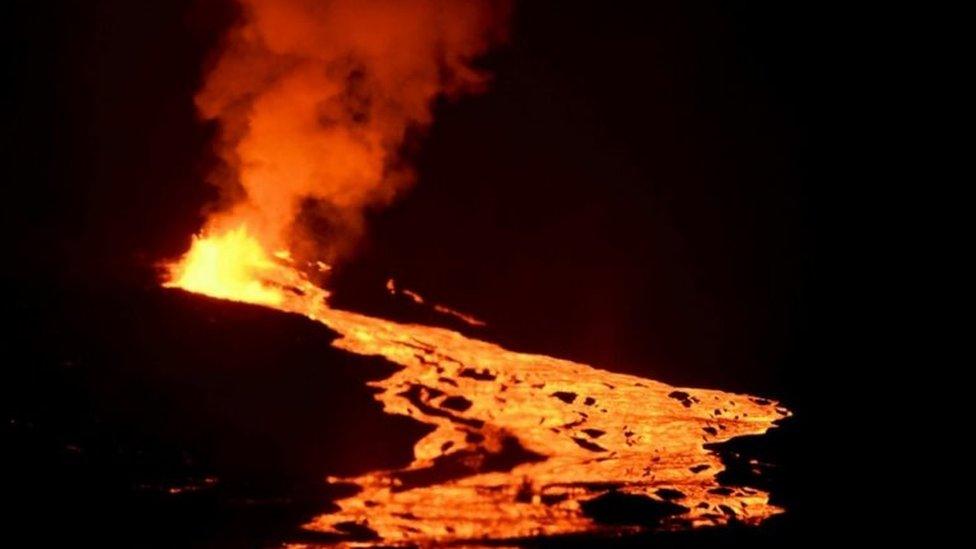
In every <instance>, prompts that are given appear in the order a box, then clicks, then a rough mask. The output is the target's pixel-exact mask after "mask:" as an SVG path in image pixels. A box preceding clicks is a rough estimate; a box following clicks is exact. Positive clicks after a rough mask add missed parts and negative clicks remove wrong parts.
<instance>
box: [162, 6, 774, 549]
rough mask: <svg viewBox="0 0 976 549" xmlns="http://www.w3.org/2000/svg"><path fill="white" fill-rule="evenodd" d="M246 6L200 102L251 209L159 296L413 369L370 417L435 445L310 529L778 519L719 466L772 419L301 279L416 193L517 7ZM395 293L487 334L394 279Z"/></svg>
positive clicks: (371, 477) (467, 529)
mask: <svg viewBox="0 0 976 549" xmlns="http://www.w3.org/2000/svg"><path fill="white" fill-rule="evenodd" d="M241 4H242V7H243V13H244V19H243V21H242V22H241V24H240V25H238V26H237V27H235V28H234V29H233V30H232V31H231V32H230V33H229V35H228V36H227V37H226V41H225V43H224V49H223V50H222V51H221V52H220V55H219V56H218V58H217V59H216V63H215V65H214V67H213V68H212V70H211V71H210V72H209V73H208V74H207V76H206V81H205V84H204V87H203V89H202V90H201V91H200V93H199V94H198V95H197V98H196V100H197V106H198V108H199V109H200V111H201V113H202V114H203V115H204V116H205V117H206V118H209V119H215V120H217V121H218V122H219V123H220V127H221V128H222V136H221V141H220V143H219V149H218V152H219V154H220V156H221V159H222V160H223V162H224V167H225V168H228V169H227V170H224V171H220V172H219V173H220V174H221V178H220V180H218V181H217V183H219V184H221V185H222V186H223V187H224V188H227V189H229V190H230V191H231V193H230V195H229V197H230V198H235V199H236V200H235V201H234V203H233V205H232V207H231V208H229V209H225V210H223V211H221V212H219V213H217V214H215V215H213V216H211V217H210V218H209V219H208V222H207V225H206V226H205V229H204V231H203V233H202V234H201V235H199V236H197V237H196V238H194V240H193V243H192V246H191V248H190V250H189V251H188V252H187V253H186V254H185V255H184V256H183V257H182V258H181V259H179V260H178V261H176V262H174V263H172V264H171V265H169V266H168V268H167V280H166V281H165V283H164V284H165V285H166V286H168V287H172V288H181V289H183V290H187V291H190V292H196V293H200V294H205V295H209V296H213V297H216V298H221V299H229V300H234V301H242V302H247V303H254V304H258V305H263V306H267V307H272V308H274V309H277V310H281V311H286V312H291V313H297V314H301V315H304V316H306V317H308V318H310V319H312V320H315V321H318V322H321V323H323V324H325V325H326V326H328V327H330V328H331V329H333V330H335V331H336V332H338V333H339V334H340V337H339V338H338V339H337V340H335V341H334V342H333V345H334V346H335V347H337V348H340V349H344V350H346V351H348V352H350V353H356V354H361V355H370V356H380V357H383V358H385V359H386V360H388V361H390V362H392V363H394V364H397V365H399V366H400V369H399V370H398V371H397V372H396V373H395V374H393V375H392V376H391V377H390V378H388V379H385V380H382V381H376V382H372V383H371V385H373V386H375V388H376V389H377V393H376V395H375V398H376V399H377V400H378V401H379V403H380V404H381V405H382V406H383V409H384V410H386V411H387V412H389V413H391V414H400V415H405V416H409V417H412V418H414V419H415V420H417V421H419V422H422V423H425V424H427V425H429V426H430V427H431V428H432V431H431V432H430V433H429V434H427V435H426V436H424V437H423V438H422V439H421V440H419V441H418V442H417V443H416V445H415V447H414V460H413V462H412V463H411V464H410V465H408V466H407V467H405V468H403V469H399V470H394V471H380V472H374V473H371V474H367V475H363V476H360V477H355V478H342V479H330V480H331V481H335V482H350V483H354V484H356V485H357V486H359V487H360V488H361V491H359V492H358V493H356V494H354V495H352V496H349V497H347V498H345V499H342V500H339V501H338V502H337V505H338V506H339V509H338V510H337V511H335V512H333V513H328V514H323V515H321V516H319V517H316V518H315V519H313V520H311V521H310V522H309V523H308V524H307V525H306V528H308V529H310V530H316V531H322V532H333V533H341V532H342V531H343V528H347V527H348V526H349V525H350V524H355V525H358V528H359V529H362V528H367V529H369V530H372V531H373V532H375V533H376V535H377V540H376V542H375V544H377V545H420V546H429V545H435V544H442V543H451V542H456V543H458V544H463V543H465V542H467V541H471V540H477V539H481V538H492V539H495V540H506V539H513V538H520V537H529V536H536V535H553V534H569V533H581V532H600V531H610V530H609V527H606V526H601V525H600V524H598V523H596V522H594V520H593V519H592V518H591V517H590V515H588V514H587V513H586V512H585V510H586V507H587V506H588V505H592V504H593V501H594V500H595V499H596V498H599V497H600V496H601V495H605V494H607V493H608V492H611V491H613V493H614V494H629V495H631V496H633V497H637V498H644V499H643V500H642V501H645V500H646V501H651V502H657V503H659V504H662V505H663V502H664V500H665V499H675V498H678V499H677V500H676V503H677V504H679V505H681V506H682V508H683V511H681V512H680V513H678V514H676V515H674V516H671V517H669V518H668V519H666V520H665V521H664V523H663V524H661V525H659V526H658V527H663V528H678V527H694V526H700V525H712V524H725V523H727V522H729V521H730V520H733V519H735V520H738V521H741V522H744V523H750V524H755V523H758V522H760V521H762V520H764V519H765V518H767V517H769V516H771V515H773V514H776V513H778V512H780V509H778V508H777V507H775V506H773V505H770V504H769V499H768V494H766V493H765V492H763V491H760V490H754V489H747V488H726V487H720V486H719V484H718V481H717V480H716V474H717V473H718V472H720V471H721V470H722V468H723V466H722V463H721V461H720V460H719V458H718V457H717V456H716V455H714V454H713V453H711V452H710V451H708V450H706V449H705V448H704V446H703V444H706V443H711V442H721V441H724V440H728V439H730V438H732V437H735V436H741V435H747V434H758V433H763V432H765V431H766V430H767V429H769V428H771V427H772V426H773V422H774V420H776V419H779V418H781V417H784V416H787V415H789V412H788V411H787V410H785V409H783V408H781V407H779V406H778V405H777V404H776V403H775V402H769V401H765V400H760V399H754V398H751V397H749V396H746V395H736V394H730V393H724V392H721V391H714V390H704V389H702V390H699V389H676V388H675V387H671V386H668V385H666V384H663V383H658V382H655V381H651V380H646V379H641V378H638V377H635V376H629V375H623V374H616V373H612V372H609V371H605V370H600V369H598V368H594V367H591V366H588V365H585V364H578V363H574V362H570V361H566V360H560V359H557V358H553V357H549V356H543V355H533V354H526V353H516V352H512V351H509V350H506V349H504V348H502V347H499V346H497V345H494V344H491V343H488V342H485V341H479V340H477V339H472V338H469V337H466V336H464V335H462V334H460V333H458V332H455V331H451V330H447V329H443V328H435V327H430V326H422V325H412V324H401V323H396V322H391V321H388V320H384V319H380V318H373V317H369V316H364V315H360V314H356V313H352V312H348V311H340V310H336V309H332V308H330V307H329V306H328V302H327V298H328V295H329V294H328V292H327V291H326V290H324V289H322V288H321V287H319V286H316V285H315V284H313V283H312V282H311V281H310V279H309V278H308V277H307V276H306V274H305V273H307V272H315V271H318V272H322V273H324V272H327V271H328V270H329V265H328V264H327V263H333V262H334V260H335V259H336V258H337V257H341V255H342V252H343V250H344V249H345V248H346V247H348V246H349V245H350V244H351V242H352V241H354V240H355V238H356V236H357V235H358V233H359V231H360V230H361V224H362V217H363V211H364V209H365V208H367V207H368V206H372V205H377V204H383V203H386V202H388V201H389V200H391V199H392V197H393V196H394V195H395V194H396V193H397V192H398V191H399V190H400V189H401V188H402V187H403V186H404V185H405V184H407V183H408V182H409V180H410V177H411V176H410V169H409V167H408V166H404V165H403V162H401V161H400V160H401V159H398V158H397V151H398V149H399V147H400V145H401V144H402V143H403V140H404V136H405V135H406V134H407V133H408V130H416V129H421V130H422V129H423V128H424V127H426V126H427V125H428V124H429V123H430V121H431V113H430V102H431V100H432V99H434V98H435V97H438V96H441V95H453V94H457V93H459V92H462V91H466V90H467V91H477V89H479V88H480V87H482V86H483V84H484V82H485V76H484V75H482V74H481V73H479V72H478V71H476V70H475V69H473V68H472V67H471V64H470V61H471V60H472V59H473V58H475V57H476V56H477V55H479V54H481V53H483V52H484V51H485V50H486V49H487V48H488V47H489V46H490V45H491V44H492V43H494V42H497V41H498V40H499V39H500V38H501V36H502V35H503V34H504V26H505V25H504V23H505V15H506V13H505V12H506V11H507V8H506V3H505V2H487V1H485V2H475V1H458V2H450V1H441V0H403V1H399V2H362V1H342V0H340V1H334V2H318V1H313V0H274V1H271V0H241ZM305 210H310V211H312V212H313V213H314V214H315V216H317V217H318V218H324V219H325V220H326V221H327V223H326V226H327V227H328V230H327V231H323V232H325V233H327V236H328V238H327V239H326V240H327V241H325V242H323V241H321V240H322V239H324V238H325V237H323V236H321V235H318V234H311V231H308V230H306V229H304V228H303V227H304V225H303V222H302V219H303V218H302V216H303V215H305V214H306V213H308V212H307V211H305ZM319 259H324V260H325V263H323V262H322V261H318V260H319ZM387 289H388V290H389V291H390V293H392V294H397V293H399V294H400V295H402V296H404V297H405V298H407V299H410V300H412V301H414V302H416V303H418V304H424V305H429V306H431V307H433V308H434V310H436V311H438V312H440V313H442V314H448V315H452V316H454V317H456V318H458V319H460V320H462V321H465V322H467V323H469V324H471V325H473V326H481V325H483V324H484V323H483V322H482V321H480V320H478V319H477V318H474V317H472V316H471V315H467V314H464V313H460V312H458V311H455V310H453V309H450V308H448V307H445V306H443V305H439V304H436V303H430V302H428V301H426V300H424V298H423V297H421V296H420V295H419V294H417V293H415V292H412V291H410V290H406V289H400V290H398V289H397V287H396V285H395V283H394V282H393V281H392V280H391V281H389V282H388V284H387ZM323 367H328V365H326V364H323ZM336 450H337V451H341V448H337V449H336ZM638 529H639V528H638V527H637V526H625V527H617V528H616V529H615V530H612V531H613V532H620V531H621V530H623V531H632V530H638ZM364 545H368V543H364Z"/></svg>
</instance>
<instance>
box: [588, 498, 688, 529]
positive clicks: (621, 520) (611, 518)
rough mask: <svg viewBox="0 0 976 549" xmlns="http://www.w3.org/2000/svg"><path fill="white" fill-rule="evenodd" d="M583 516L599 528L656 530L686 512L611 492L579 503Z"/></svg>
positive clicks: (667, 503)
mask: <svg viewBox="0 0 976 549" xmlns="http://www.w3.org/2000/svg"><path fill="white" fill-rule="evenodd" d="M581 506H582V509H583V514H585V515H586V516H588V517H590V518H592V519H593V520H594V521H596V522H599V523H601V524H633V525H639V526H657V525H659V524H661V522H662V521H664V520H665V519H667V518H668V517H673V516H676V515H682V514H684V513H687V512H688V508H687V507H684V506H683V505H678V504H676V503H672V502H670V501H659V500H656V499H653V498H650V497H647V496H641V495H636V494H623V493H621V492H617V491H616V490H612V491H610V492H607V493H605V494H603V495H600V496H597V497H595V498H593V499H591V500H587V501H584V502H583V503H582V505H581Z"/></svg>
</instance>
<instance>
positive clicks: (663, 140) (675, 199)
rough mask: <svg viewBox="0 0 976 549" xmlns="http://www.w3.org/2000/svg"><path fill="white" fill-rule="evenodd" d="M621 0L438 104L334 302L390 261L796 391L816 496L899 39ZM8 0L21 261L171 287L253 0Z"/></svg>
mask: <svg viewBox="0 0 976 549" xmlns="http://www.w3.org/2000/svg"><path fill="white" fill-rule="evenodd" d="M606 4H608V3H600V2H595V3H586V2H536V1H533V2H523V3H521V4H519V6H518V9H517V10H516V16H515V20H514V21H513V25H512V39H511V41H510V43H509V44H508V45H507V46H505V47H503V48H501V49H500V50H499V51H497V52H495V53H493V54H492V55H491V56H489V57H488V58H486V59H484V60H483V64H484V65H485V66H486V67H487V68H489V69H491V71H492V72H493V73H494V79H493V83H492V85H491V87H490V90H489V91H488V92H487V93H485V94H484V95H481V96H477V97H466V98H463V99H461V100H458V101H454V102H439V103H438V104H437V105H436V122H435V124H434V126H433V127H432V128H431V130H430V132H429V134H428V135H427V136H425V137H424V138H423V139H422V140H421V141H420V142H419V145H418V147H416V150H415V151H414V152H413V153H412V154H413V155H414V157H415V161H416V166H417V171H418V179H417V183H416V185H415V187H414V188H413V189H412V190H410V191H409V192H408V193H406V194H405V195H404V196H403V197H402V198H401V199H400V200H399V201H398V202H396V203H395V204H394V205H393V206H391V207H389V208H387V209H385V210H382V211H375V212H371V214H370V218H371V222H370V229H369V232H368V234H367V236H366V237H365V239H364V241H363V243H362V245H361V247H360V250H359V252H358V254H357V255H356V256H355V257H353V258H351V259H350V260H349V261H348V262H347V263H345V264H343V265H340V266H338V268H337V272H336V275H335V278H334V280H333V282H332V283H333V286H334V288H335V291H336V299H335V303H336V304H337V305H340V306H345V307H350V308H357V309H362V310H366V311H374V312H382V311H383V307H384V306H383V305H382V300H383V299H387V298H386V297H384V294H383V290H382V285H383V283H384V282H385V280H386V278H387V277H390V276H392V277H394V278H396V279H397V281H398V282H399V283H400V284H401V285H402V286H405V287H408V288H411V289H414V290H416V291H418V292H420V293H421V294H423V295H425V296H427V297H429V298H431V299H433V300H436V301H440V302H443V303H446V304H449V305H451V306H453V307H456V308H458V309H461V310H464V311H467V312H470V313H473V314H475V315H476V316H479V317H480V318H483V319H484V320H486V321H487V322H488V323H489V328H488V329H487V330H485V331H484V332H483V335H484V336H485V337H491V338H492V339H495V340H499V341H502V342H504V343H505V344H506V345H508V346H511V347H515V348H517V349H520V350H527V351H533V352H543V353H548V354H553V355H556V356H560V357H565V358H570V359H576V360H580V361H585V362H588V363H592V364H595V365H599V366H602V367H605V368H608V369H612V370H617V371H623V372H628V373H635V374H639V375H644V376H648V377H653V378H655V379H659V380H662V381H666V382H669V383H675V384H683V385H690V386H703V387H715V388H722V389H728V390H736V391H748V392H753V393H757V394H762V395H764V396H771V397H775V398H781V399H784V400H785V402H786V404H787V405H788V406H790V407H791V408H793V409H794V410H795V411H796V412H797V414H798V415H799V419H798V421H800V422H801V425H804V429H805V430H803V431H802V435H799V436H794V438H791V439H790V440H791V442H790V444H791V447H790V452H792V454H793V455H794V456H797V455H802V456H804V457H803V459H802V460H801V461H802V463H804V464H805V465H806V466H809V467H807V468H805V469H802V472H801V473H796V476H797V477H800V480H797V481H796V485H797V486H799V488H795V489H796V490H798V491H799V493H800V494H802V497H800V496H798V497H797V498H798V501H802V503H800V505H802V506H805V507H806V509H807V510H808V511H809V510H810V509H811V508H816V507H818V506H819V505H820V504H821V502H826V501H828V500H829V499H831V498H827V497H824V494H823V493H822V492H820V491H818V490H815V489H812V488H810V487H811V486H813V485H815V484H816V482H817V481H818V479H820V476H821V475H824V476H826V475H825V471H826V470H827V469H828V468H829V467H830V466H829V465H828V464H829V463H831V462H832V461H836V460H837V457H836V455H834V454H835V453H836V452H834V451H833V450H831V451H825V450H824V448H825V447H828V446H830V447H835V446H838V445H839V446H843V445H844V444H846V442H845V440H846V439H845V438H844V435H843V434H841V433H840V432H839V431H838V430H835V428H834V427H835V424H834V421H835V420H837V419H838V418H840V417H844V416H846V415H847V413H848V412H847V411H846V410H844V406H846V404H847V403H848V402H849V401H850V400H852V399H853V397H852V396H851V394H852V393H853V392H854V390H853V389H852V388H851V387H852V386H853V385H854V384H855V382H856V380H858V379H861V378H864V377H867V376H869V375H870V368H871V367H872V365H871V363H870V362H861V359H862V358H863V355H862V353H861V352H860V351H859V350H856V349H855V348H854V347H849V346H848V344H849V343H850V339H849V338H850V336H849V333H850V328H851V326H852V325H854V324H857V323H858V322H859V321H860V318H861V317H860V315H861V314H862V310H863V308H864V304H863V303H862V299H861V296H860V294H859V293H858V292H859V289H858V288H857V285H858V284H859V283H860V282H861V276H862V275H861V274H859V268H858V265H859V264H860V263H858V260H863V259H864V255H865V254H868V253H870V250H873V247H871V246H870V241H871V240H870V238H869V237H865V236H863V235H862V232H861V231H860V229H861V228H862V227H861V225H862V224H863V225H865V226H870V225H871V223H870V222H868V221H863V218H864V217H866V216H870V214H871V212H870V211H867V210H863V209H858V208H859V207H860V206H859V204H860V202H861V199H862V198H863V197H864V196H866V195H871V194H872V193H874V192H875V189H874V185H876V180H875V179H874V178H868V177H863V175H864V171H865V168H864V165H866V164H868V163H869V161H870V158H871V155H872V154H873V152H874V151H873V150H870V149H869V147H868V146H867V145H866V143H868V142H870V141H871V139H870V138H869V137H867V132H868V129H869V128H870V129H872V130H874V129H877V128H876V127H875V124H874V118H873V117H874V116H875V115H876V111H877V110H878V108H879V105H881V104H884V101H885V98H884V96H883V95H873V93H874V92H873V91H872V90H873V88H869V87H868V86H866V85H865V83H866V82H867V81H869V80H870V79H871V78H872V76H871V71H870V70H869V69H870V68H872V67H873V68H875V69H876V68H877V67H878V66H879V64H880V63H881V61H880V60H879V58H874V57H872V55H873V51H874V50H873V47H874V46H873V45H872V41H871V39H869V38H867V37H866V36H862V35H861V34H858V33H854V32H851V27H852V26H853V24H852V22H851V21H852V14H850V13H845V12H842V11H837V10H830V9H827V8H825V7H823V6H821V5H820V4H816V3H812V2H799V3H788V4H789V5H784V4H785V3H775V2H759V3H748V4H746V3H738V4H736V3H723V2H714V3H712V2H709V3H694V4H693V5H692V4H688V3H683V2H654V3H633V4H625V3H619V4H617V3H615V4H613V5H606ZM648 4H651V5H648ZM2 9H3V10H4V11H5V12H6V13H5V16H4V17H3V20H4V27H5V29H4V36H5V40H7V41H9V42H8V45H7V46H6V48H5V50H6V53H7V56H6V63H7V66H6V67H5V70H6V76H7V77H8V83H7V89H8V91H12V94H11V96H10V98H9V99H7V101H6V108H5V122H4V124H5V126H6V128H5V131H4V136H3V138H4V140H5V141H4V143H3V151H4V155H5V160H4V162H3V169H4V172H5V173H4V176H5V177H4V178H5V184H4V197H3V208H4V214H3V224H4V225H3V231H2V232H3V235H4V237H5V241H6V242H5V244H4V250H5V252H4V256H5V264H6V265H7V267H6V268H5V269H4V279H5V282H6V284H7V286H8V287H9V288H12V289H16V291H18V292H19V293H23V294H26V295H28V296H29V295H31V294H32V293H37V294H45V295H46V299H47V300H57V299H59V298H58V296H59V295H60V294H61V293H71V292H72V291H74V290H73V289H75V288H81V287H85V288H113V287H141V288H147V287H152V286H154V285H155V284H156V280H157V278H156V277H157V275H158V273H157V271H156V267H155V266H156V264H157V263H158V262H159V261H160V260H161V259H163V258H166V257H173V256H176V255H178V254H179V253H180V252H181V251H183V250H184V249H185V248H186V246H187V245H188V243H189V237H190V235H191V234H192V233H193V232H194V231H195V230H197V229H198V228H199V226H200V224H201V222H202V214H201V211H202V209H203V208H204V207H205V206H206V205H207V204H208V203H209V202H210V201H212V200H213V199H214V197H215V196H216V191H215V190H214V189H211V188H209V187H208V186H207V185H206V184H205V183H204V182H203V180H204V177H205V175H206V173H207V170H208V169H209V167H210V166H212V164H213V162H214V158H213V155H212V154H213V153H212V151H211V149H210V147H209V142H210V140H211V139H212V137H213V135H214V132H215V128H213V127H210V126H206V125H204V124H201V123H200V122H199V121H197V119H196V117H195V113H194V110H193V105H192V96H193V93H194V91H195V90H196V89H197V88H198V87H199V84H200V82H201V77H202V74H201V68H202V66H203V64H204V63H205V60H206V59H207V58H208V55H212V51H213V48H214V47H215V45H216V43H217V40H218V37H219V35H220V32H221V29H222V28H224V27H225V26H226V25H227V24H228V23H229V22H230V21H232V20H233V17H234V9H233V8H232V6H229V5H225V4H220V3H213V2H123V1H114V0H104V1H99V2H65V3H35V2H14V3H13V4H9V3H8V4H5V5H4V7H3V8H2ZM852 211H853V212H854V214H853V215H852ZM855 218H856V221H855ZM825 435H826V436H829V437H830V438H829V439H827V438H825ZM824 453H826V454H831V455H832V456H833V457H830V456H827V457H825V458H824V461H823V462H821V461H818V460H819V459H820V457H821V454H824ZM854 459H856V458H854ZM811 464H815V465H813V466H810V465H811ZM798 467H799V465H798ZM831 470H832V469H831ZM794 480H796V479H794ZM804 487H806V490H804ZM824 505H826V503H824Z"/></svg>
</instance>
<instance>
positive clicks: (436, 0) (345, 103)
mask: <svg viewBox="0 0 976 549" xmlns="http://www.w3.org/2000/svg"><path fill="white" fill-rule="evenodd" d="M240 2H241V7H242V13H243V16H242V20H241V21H240V22H239V24H238V25H236V26H235V27H234V28H232V29H231V30H230V31H229V32H228V34H227V36H226V37H225V40H224V43H223V46H222V49H221V51H220V53H219V55H218V57H217V58H216V62H215V64H214V65H213V67H212V68H211V69H210V70H209V72H208V73H207V75H206V79H205V83H204V86H203V88H202V89H201V90H200V92H199V93H198V94H197V96H196V104H197V107H198V109H199V111H200V113H201V114H202V116H203V117H204V118H206V119H212V120H217V121H218V122H219V124H220V128H221V137H220V141H219V144H218V154H219V156H220V158H221V159H222V161H223V169H221V170H218V171H216V172H215V173H214V175H213V179H214V180H215V182H216V183H218V184H219V185H220V186H221V187H222V188H223V189H225V190H227V191H228V192H226V193H225V199H226V202H229V203H230V204H229V205H226V206H224V207H223V208H222V209H221V210H220V211H219V212H217V213H215V214H213V215H211V217H210V219H209V221H208V227H207V230H208V231H212V232H226V231H230V230H235V229H236V228H237V227H238V226H242V225H243V226H246V228H247V230H248V232H249V233H251V234H253V235H254V236H255V237H256V238H258V239H259V240H260V241H261V244H262V245H263V246H264V247H265V248H266V249H268V250H289V251H291V252H292V253H295V254H297V255H303V254H306V255H307V254H308V252H310V251H311V250H312V249H314V250H315V253H316V254H318V255H319V256H320V257H324V258H325V259H326V260H328V261H334V260H335V259H336V258H337V257H339V256H341V255H342V254H343V253H345V252H346V251H347V250H348V247H349V246H350V245H351V244H352V243H354V242H355V240H356V239H357V237H358V236H359V234H360V233H361V231H362V224H363V214H364V212H365V210H366V209H367V208H369V207H372V206H382V205H385V204H387V203H389V202H390V201H391V200H392V199H393V198H394V197H395V196H396V195H397V193H398V192H400V191H401V190H403V189H404V188H405V187H406V186H407V185H409V184H410V183H411V181H412V179H413V174H412V171H411V168H410V166H409V165H407V163H406V162H405V161H404V159H403V158H402V155H400V154H399V151H400V150H401V148H402V147H403V144H404V142H405V139H407V136H408V135H410V134H412V133H415V132H418V131H422V130H423V129H424V128H426V127H427V126H428V125H429V124H430V123H431V102H432V100H433V99H434V98H436V97H438V96H441V95H446V96H457V95H458V94H462V93H470V92H477V91H479V90H481V89H483V88H484V86H485V84H486V80H487V76H486V75H485V74H483V73H482V72H480V71H478V70H477V69H476V68H474V67H473V66H472V64H471V63H472V60H474V59H475V58H477V57H478V56H479V55H482V54H483V53H485V52H486V51H487V50H488V48H489V47H490V46H491V45H493V44H495V43H497V42H499V41H501V40H503V39H504V38H505V23H506V20H507V17H508V12H509V5H508V3H507V2H491V1H487V0H484V1H464V0H457V1H452V0H397V1H392V0H391V1H371V0H332V1H328V0H240Z"/></svg>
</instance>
